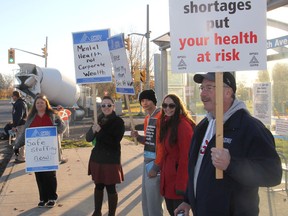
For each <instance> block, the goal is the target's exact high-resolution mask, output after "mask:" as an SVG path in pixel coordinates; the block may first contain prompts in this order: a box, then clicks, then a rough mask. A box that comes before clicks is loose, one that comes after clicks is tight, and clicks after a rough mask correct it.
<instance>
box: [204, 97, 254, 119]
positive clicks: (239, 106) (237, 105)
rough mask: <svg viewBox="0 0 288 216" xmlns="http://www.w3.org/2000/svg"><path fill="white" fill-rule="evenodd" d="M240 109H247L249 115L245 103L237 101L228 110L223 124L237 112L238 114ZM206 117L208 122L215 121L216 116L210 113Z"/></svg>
mask: <svg viewBox="0 0 288 216" xmlns="http://www.w3.org/2000/svg"><path fill="white" fill-rule="evenodd" d="M240 109H245V110H246V111H247V112H248V113H249V111H248V110H247V107H246V105H245V103H244V102H243V101H240V100H238V99H235V100H234V102H233V104H232V106H231V107H230V108H229V109H228V110H227V112H225V113H224V116H223V124H224V123H225V122H226V121H227V120H228V119H229V118H230V116H231V115H233V114H234V113H235V112H237V111H238V110H240ZM206 117H207V119H208V121H210V120H212V119H214V116H213V115H212V113H210V112H209V113H207V115H206Z"/></svg>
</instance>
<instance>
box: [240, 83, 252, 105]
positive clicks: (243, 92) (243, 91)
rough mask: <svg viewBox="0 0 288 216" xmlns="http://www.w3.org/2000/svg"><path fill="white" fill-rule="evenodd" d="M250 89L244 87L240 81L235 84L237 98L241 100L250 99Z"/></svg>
mask: <svg viewBox="0 0 288 216" xmlns="http://www.w3.org/2000/svg"><path fill="white" fill-rule="evenodd" d="M250 91H251V89H250V88H249V87H245V85H244V84H243V83H242V82H240V83H239V84H238V85H237V98H238V99H240V100H242V101H247V100H249V99H250Z"/></svg>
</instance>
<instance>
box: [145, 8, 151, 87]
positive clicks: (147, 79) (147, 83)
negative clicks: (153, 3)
mask: <svg viewBox="0 0 288 216" xmlns="http://www.w3.org/2000/svg"><path fill="white" fill-rule="evenodd" d="M145 36H146V89H150V71H149V38H150V30H149V5H147V30H146V34H145Z"/></svg>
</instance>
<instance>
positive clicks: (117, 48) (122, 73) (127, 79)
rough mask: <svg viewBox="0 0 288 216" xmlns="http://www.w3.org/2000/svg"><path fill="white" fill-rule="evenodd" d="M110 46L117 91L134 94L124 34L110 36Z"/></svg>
mask: <svg viewBox="0 0 288 216" xmlns="http://www.w3.org/2000/svg"><path fill="white" fill-rule="evenodd" d="M108 46H109V50H110V56H111V60H112V64H113V68H114V75H115V83H116V93H118V94H130V95H134V94H135V90H134V87H133V80H132V75H131V71H130V67H129V64H128V59H127V55H126V49H125V46H124V34H118V35H115V36H113V37H111V38H109V39H108Z"/></svg>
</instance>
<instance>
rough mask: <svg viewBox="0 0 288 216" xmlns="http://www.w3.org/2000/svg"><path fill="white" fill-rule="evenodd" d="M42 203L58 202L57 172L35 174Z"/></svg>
mask: <svg viewBox="0 0 288 216" xmlns="http://www.w3.org/2000/svg"><path fill="white" fill-rule="evenodd" d="M35 176H36V181H37V185H38V190H39V196H40V201H44V202H47V201H48V200H57V198H58V195H57V193H56V190H57V179H56V171H49V172H35Z"/></svg>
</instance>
